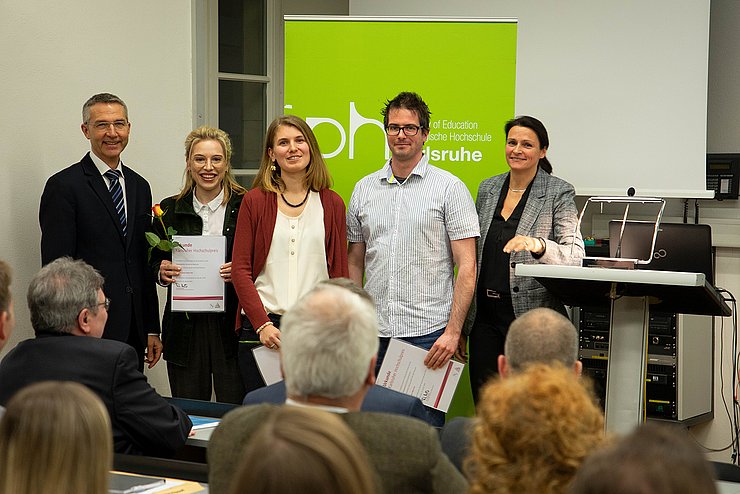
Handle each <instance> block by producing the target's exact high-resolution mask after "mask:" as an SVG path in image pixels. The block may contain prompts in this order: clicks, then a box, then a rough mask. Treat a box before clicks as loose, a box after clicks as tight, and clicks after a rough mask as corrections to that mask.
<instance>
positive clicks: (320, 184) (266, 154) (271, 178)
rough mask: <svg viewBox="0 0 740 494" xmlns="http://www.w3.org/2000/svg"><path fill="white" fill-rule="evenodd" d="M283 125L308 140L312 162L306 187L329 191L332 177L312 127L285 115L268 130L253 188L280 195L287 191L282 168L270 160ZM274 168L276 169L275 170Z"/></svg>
mask: <svg viewBox="0 0 740 494" xmlns="http://www.w3.org/2000/svg"><path fill="white" fill-rule="evenodd" d="M282 125H290V126H291V127H295V128H296V129H298V130H299V131H300V132H301V133H302V134H303V137H305V138H306V142H308V148H309V151H310V152H311V160H310V161H309V162H308V167H307V169H306V178H305V182H304V185H305V186H306V188H307V189H309V190H314V191H319V190H322V189H328V188H329V187H331V185H332V180H331V175H330V174H329V170H328V168H327V167H326V162H325V161H324V157H323V156H322V155H321V150H320V149H319V143H318V141H317V140H316V135H315V134H314V133H313V130H311V127H309V126H308V124H307V123H306V122H305V121H304V120H303V119H302V118H300V117H296V116H295V115H283V116H280V117H278V118H276V119H275V120H273V121H272V123H271V124H270V126H269V127H268V128H267V134H266V135H265V143H264V146H263V150H262V161H261V162H260V169H259V171H257V175H256V176H255V177H254V182H252V188H258V189H262V190H264V191H267V192H275V193H276V194H279V193H280V192H283V191H284V190H285V182H283V179H282V178H281V177H280V167H279V166H277V164H276V163H273V161H272V160H271V159H270V150H271V149H272V147H273V146H274V144H275V134H276V133H277V131H278V128H280V126H282ZM273 166H274V167H275V169H274V170H273Z"/></svg>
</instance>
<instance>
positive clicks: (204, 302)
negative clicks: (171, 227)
mask: <svg viewBox="0 0 740 494" xmlns="http://www.w3.org/2000/svg"><path fill="white" fill-rule="evenodd" d="M173 239H174V240H176V241H178V242H180V245H182V248H179V247H177V248H175V249H174V250H173V251H172V262H173V263H175V264H178V265H180V267H181V268H182V271H181V272H180V275H179V276H178V277H177V281H176V282H175V283H173V284H172V292H171V293H172V310H173V311H174V312H224V310H225V307H224V305H225V302H224V300H225V297H226V285H225V284H224V280H223V278H221V274H220V273H219V271H220V269H221V265H222V264H224V262H225V260H226V237H224V236H223V235H174V236H173Z"/></svg>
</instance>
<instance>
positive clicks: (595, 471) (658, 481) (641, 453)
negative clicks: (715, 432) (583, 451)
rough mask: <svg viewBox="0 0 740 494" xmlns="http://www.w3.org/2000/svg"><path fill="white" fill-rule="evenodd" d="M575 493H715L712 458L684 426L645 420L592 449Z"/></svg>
mask: <svg viewBox="0 0 740 494" xmlns="http://www.w3.org/2000/svg"><path fill="white" fill-rule="evenodd" d="M570 492H571V493H572V494H695V493H702V494H713V493H716V492H717V488H716V486H715V483H714V475H713V471H712V467H711V464H710V463H709V462H708V461H707V460H706V459H705V458H704V455H702V452H701V451H700V450H699V448H698V447H697V446H696V444H695V443H694V442H693V441H692V440H691V439H690V438H689V437H688V435H687V434H686V431H684V430H683V429H680V428H678V427H675V426H669V425H665V424H663V425H659V424H652V423H648V424H644V425H642V426H640V427H638V428H637V429H635V430H634V431H633V432H632V433H631V434H629V435H628V436H625V437H624V438H622V439H620V440H618V441H616V442H615V443H613V444H610V445H609V446H606V447H604V448H602V449H600V450H599V451H596V452H594V453H593V454H591V455H590V456H589V457H588V458H586V460H585V461H584V462H583V464H582V465H581V468H580V469H579V470H578V473H577V474H576V476H575V479H574V480H573V485H572V487H571V489H570Z"/></svg>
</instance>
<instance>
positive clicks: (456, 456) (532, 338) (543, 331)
mask: <svg viewBox="0 0 740 494" xmlns="http://www.w3.org/2000/svg"><path fill="white" fill-rule="evenodd" d="M554 362H559V363H561V364H562V365H564V366H566V367H568V368H572V369H573V372H574V373H575V374H576V375H578V376H580V375H581V370H582V368H583V365H582V363H581V361H580V360H578V331H577V330H576V328H575V326H573V324H572V323H571V322H570V320H569V319H568V318H567V317H565V316H563V315H562V314H560V313H559V312H556V311H554V310H552V309H548V308H538V309H532V310H530V311H528V312H525V313H524V314H522V315H521V316H520V317H519V318H517V319H514V322H512V323H511V326H510V327H509V332H508V334H507V336H506V343H505V345H504V355H499V357H498V372H499V375H500V376H501V377H502V378H504V379H505V378H507V377H508V376H510V375H512V374H515V373H516V372H519V371H521V370H522V369H524V368H526V367H527V366H528V365H530V364H534V363H543V364H550V363H554ZM474 423H475V419H474V418H470V417H455V418H453V419H452V420H449V421H448V422H447V423H446V424H445V426H444V427H443V428H442V433H441V441H442V451H444V452H445V454H447V456H448V457H449V458H450V460H451V461H452V463H454V464H455V466H456V467H457V468H458V469H460V470H461V471H462V469H463V468H462V465H463V461H464V460H465V458H467V456H468V455H469V454H470V443H471V430H472V428H473V425H474Z"/></svg>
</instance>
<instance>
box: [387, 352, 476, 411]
mask: <svg viewBox="0 0 740 494" xmlns="http://www.w3.org/2000/svg"><path fill="white" fill-rule="evenodd" d="M427 353H429V351H428V350H424V349H423V348H419V347H417V346H414V345H412V344H410V343H407V342H405V341H403V340H397V339H395V338H391V341H390V343H389V345H388V351H387V352H386V354H385V358H384V359H383V365H381V366H380V372H379V373H378V378H377V380H376V383H375V384H378V385H380V386H383V387H386V388H390V389H394V390H396V391H400V392H401V393H405V394H407V395H411V396H416V397H417V398H419V399H420V400H421V402H422V403H424V404H425V405H426V406H428V407H431V408H434V409H436V410H441V411H443V412H447V409H448V408H450V402H451V401H452V396H453V395H454V394H455V389H456V388H457V383H458V382H459V381H460V376H461V375H462V371H463V368H464V367H465V364H463V363H461V362H458V361H456V360H450V361H449V362H447V365H445V366H444V367H441V368H439V369H436V370H432V369H429V368H427V366H425V365H424V359H425V358H426V356H427Z"/></svg>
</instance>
